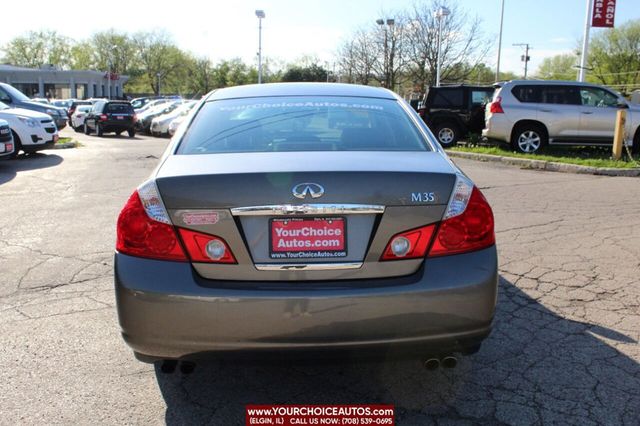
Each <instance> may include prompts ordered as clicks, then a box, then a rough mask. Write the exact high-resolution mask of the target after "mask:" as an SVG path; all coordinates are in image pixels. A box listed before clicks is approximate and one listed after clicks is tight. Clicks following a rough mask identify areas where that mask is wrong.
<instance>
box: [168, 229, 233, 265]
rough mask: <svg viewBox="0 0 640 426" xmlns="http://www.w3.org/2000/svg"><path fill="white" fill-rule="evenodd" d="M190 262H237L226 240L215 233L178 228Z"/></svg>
mask: <svg viewBox="0 0 640 426" xmlns="http://www.w3.org/2000/svg"><path fill="white" fill-rule="evenodd" d="M178 232H179V233H180V237H181V238H182V241H183V242H184V246H185V248H186V249H187V253H188V254H189V257H190V258H191V261H192V262H206V263H237V262H236V258H235V257H234V256H233V253H231V250H230V249H229V246H228V245H227V243H226V241H225V240H223V239H222V238H220V237H216V236H215V235H209V234H203V233H201V232H196V231H191V230H189V229H183V228H178Z"/></svg>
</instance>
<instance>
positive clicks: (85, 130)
mask: <svg viewBox="0 0 640 426" xmlns="http://www.w3.org/2000/svg"><path fill="white" fill-rule="evenodd" d="M90 133H91V130H90V129H89V126H87V123H84V134H85V135H88V134H90Z"/></svg>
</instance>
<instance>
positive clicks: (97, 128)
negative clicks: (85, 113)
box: [96, 123, 104, 137]
mask: <svg viewBox="0 0 640 426" xmlns="http://www.w3.org/2000/svg"><path fill="white" fill-rule="evenodd" d="M96 134H97V135H98V136H100V137H102V135H103V134H104V132H103V131H102V126H101V125H100V124H99V123H98V124H96Z"/></svg>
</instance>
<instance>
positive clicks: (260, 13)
mask: <svg viewBox="0 0 640 426" xmlns="http://www.w3.org/2000/svg"><path fill="white" fill-rule="evenodd" d="M256 16H257V17H258V84H262V20H263V19H264V17H265V14H264V10H256Z"/></svg>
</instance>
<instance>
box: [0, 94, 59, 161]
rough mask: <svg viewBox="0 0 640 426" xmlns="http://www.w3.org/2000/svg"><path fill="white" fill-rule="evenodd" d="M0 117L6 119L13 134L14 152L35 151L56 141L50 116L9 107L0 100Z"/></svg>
mask: <svg viewBox="0 0 640 426" xmlns="http://www.w3.org/2000/svg"><path fill="white" fill-rule="evenodd" d="M0 119H2V120H6V121H7V122H8V123H9V126H10V127H11V133H12V134H13V142H14V152H13V156H14V157H15V156H16V155H18V152H20V150H22V151H24V152H36V151H40V150H42V149H47V148H51V147H52V146H53V145H54V144H55V143H56V142H57V141H58V129H57V128H56V125H55V124H54V122H53V119H52V118H51V116H49V115H47V114H44V113H42V112H36V111H31V110H28V109H23V108H9V107H8V106H7V105H5V104H3V103H2V102H0Z"/></svg>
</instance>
